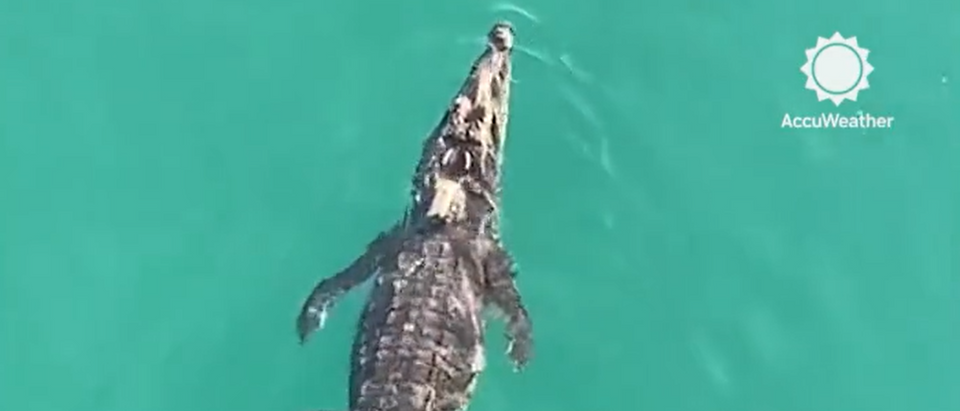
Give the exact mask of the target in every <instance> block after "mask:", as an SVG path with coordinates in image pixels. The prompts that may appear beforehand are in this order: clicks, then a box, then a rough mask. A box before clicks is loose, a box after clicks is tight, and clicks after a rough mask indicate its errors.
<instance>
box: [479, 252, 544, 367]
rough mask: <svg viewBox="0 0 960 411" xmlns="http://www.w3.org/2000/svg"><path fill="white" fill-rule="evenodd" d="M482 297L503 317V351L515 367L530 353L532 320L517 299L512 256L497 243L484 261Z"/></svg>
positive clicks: (531, 350)
mask: <svg viewBox="0 0 960 411" xmlns="http://www.w3.org/2000/svg"><path fill="white" fill-rule="evenodd" d="M485 268H486V269H485V277H486V281H485V289H484V301H485V302H486V303H487V304H489V305H492V306H493V307H495V308H497V309H498V310H499V311H500V313H501V314H503V315H504V316H505V317H506V320H507V341H508V342H509V345H508V347H507V355H508V356H509V357H510V360H511V361H512V362H513V365H514V369H515V370H516V371H520V370H522V369H523V368H524V367H525V366H526V365H527V362H529V361H530V358H531V357H532V356H533V323H532V322H531V321H530V317H529V316H528V315H527V309H526V307H524V305H523V302H522V301H521V299H520V291H519V290H518V289H517V284H516V281H515V277H516V269H515V266H514V263H513V258H512V257H510V254H509V253H508V252H507V250H505V249H503V246H501V245H497V246H496V247H495V248H494V249H493V250H491V252H490V254H489V255H488V257H487V260H486V261H485Z"/></svg>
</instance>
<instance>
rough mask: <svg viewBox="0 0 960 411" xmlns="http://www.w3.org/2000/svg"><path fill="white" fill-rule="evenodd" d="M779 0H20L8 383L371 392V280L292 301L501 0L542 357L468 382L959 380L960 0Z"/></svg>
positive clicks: (9, 57)
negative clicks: (322, 324) (351, 376)
mask: <svg viewBox="0 0 960 411" xmlns="http://www.w3.org/2000/svg"><path fill="white" fill-rule="evenodd" d="M780 3H783V2H761V1H746V0H739V1H729V2H690V1H687V2H643V1H628V0H609V1H605V2H556V1H546V0H529V1H524V2H523V3H516V4H515V5H513V6H509V5H507V4H505V3H504V4H500V3H493V2H476V1H475V2H462V1H437V0H430V1H424V2H417V3H413V2H358V1H324V2H320V1H296V2H294V1H285V0H279V1H266V0H239V1H222V0H221V1H217V0H190V1H186V0H168V1H164V2H160V1H152V2H147V1H137V0H132V1H131V0H128V1H119V0H98V1H92V0H91V1H86V2H79V1H52V0H0V410H3V411H8V410H10V411H12V410H17V411H46V410H51V411H52V410H57V411H62V410H73V411H93V410H97V411H201V410H204V411H213V410H224V411H226V410H231V411H246V410H249V411H266V410H271V411H306V410H309V409H317V408H327V409H334V410H339V409H342V408H344V407H345V404H346V395H345V388H346V369H347V358H348V349H349V339H350V335H351V332H352V329H353V326H354V322H355V320H356V318H357V315H358V310H359V306H360V304H361V303H362V298H363V293H362V292H360V293H354V294H352V295H350V296H348V297H347V298H346V299H345V301H344V302H343V303H342V304H341V305H339V306H338V307H337V308H336V310H335V312H333V313H332V316H331V318H330V321H329V322H328V328H327V329H325V330H324V331H323V332H322V333H321V334H319V335H317V337H315V338H314V339H312V340H311V343H310V344H309V345H307V346H306V347H299V346H298V345H297V343H296V338H295V334H294V329H293V324H294V317H295V315H296V312H297V310H298V309H299V305H300V302H301V300H302V298H303V297H304V296H305V295H306V293H307V292H309V289H310V287H312V286H313V284H314V283H315V282H316V281H317V280H318V279H320V278H321V277H323V276H326V275H329V274H331V273H333V272H335V271H336V270H337V269H338V268H340V267H341V266H342V265H344V264H346V263H347V262H349V261H350V260H351V259H352V258H353V257H354V256H355V255H356V254H357V253H358V252H360V250H361V249H362V247H363V245H364V244H365V243H366V241H368V240H369V239H371V238H372V237H373V236H374V234H375V233H376V232H377V231H379V230H380V229H382V228H384V227H386V226H387V225H388V224H389V223H391V222H392V221H393V220H394V219H395V218H397V216H398V215H399V214H400V211H401V209H402V207H403V206H404V204H405V202H406V198H405V195H406V193H407V183H408V181H409V173H410V172H411V171H412V169H413V166H414V164H415V161H416V156H417V155H418V154H419V144H420V141H421V140H422V138H423V137H424V136H425V135H426V133H427V132H428V131H429V130H430V128H431V127H432V126H433V124H434V123H435V122H436V121H437V120H438V118H439V115H440V113H441V110H442V109H443V108H444V106H445V104H446V103H447V101H448V99H449V98H450V97H451V96H452V94H453V93H454V91H455V90H456V86H457V84H458V83H459V81H460V80H461V79H462V77H463V75H464V74H465V73H466V70H467V68H468V65H469V64H470V62H471V61H472V59H473V58H474V56H475V55H476V54H477V53H478V52H479V51H480V44H479V41H480V39H481V36H482V35H483V33H484V32H485V31H486V30H487V28H488V27H489V25H490V24H491V23H492V22H493V21H494V20H496V19H498V18H508V19H510V20H512V21H513V22H514V23H515V25H516V27H517V33H518V41H519V44H520V45H521V46H522V47H523V50H522V51H521V52H520V53H518V54H517V57H516V60H515V71H516V73H515V74H516V85H515V89H514V90H515V91H514V100H513V115H512V117H511V121H512V123H511V128H510V139H509V143H508V147H507V149H508V158H507V162H506V174H507V176H506V179H505V184H506V187H505V199H504V201H505V205H504V208H505V228H504V230H505V238H506V242H507V243H508V245H509V246H510V248H511V249H512V250H513V252H514V254H515V255H516V257H517V259H518V262H519V264H520V267H521V269H522V274H521V277H520V280H519V281H520V287H521V289H522V290H523V292H524V297H525V299H526V301H527V304H528V305H529V308H530V311H531V313H532V315H533V316H534V320H535V322H536V333H537V334H536V336H537V343H538V345H537V350H538V351H537V353H538V356H537V357H536V358H535V359H534V361H533V362H532V363H531V364H530V367H529V369H528V370H527V371H526V372H525V373H523V374H514V373H511V372H510V371H509V369H508V368H509V367H508V363H507V360H506V358H505V356H504V355H502V354H501V353H500V350H501V347H503V338H502V337H500V330H501V329H502V328H501V326H500V325H499V324H497V325H494V326H493V327H492V332H491V334H492V341H490V349H491V353H490V355H489V363H490V365H489V371H488V372H486V373H485V374H484V375H483V377H482V381H481V384H480V386H479V391H478V395H477V398H476V401H475V402H474V404H473V405H472V407H471V410H473V411H504V410H538V409H542V410H570V411H592V410H597V411H600V410H621V411H629V410H651V411H654V410H656V411H687V410H690V411H695V410H696V411H700V410H717V411H721V410H723V411H726V410H729V411H950V410H958V409H960V390H957V389H956V387H957V384H958V382H960V354H958V349H957V347H960V218H958V215H960V214H958V211H960V184H958V183H957V181H958V180H957V176H958V175H960V142H958V137H960V95H958V90H957V84H958V83H960V53H958V52H957V51H958V50H960V24H957V22H958V21H960V3H957V2H955V1H946V0H942V1H935V0H922V1H917V2H912V3H909V4H904V3H903V2H898V1H892V0H882V1H871V2H867V1H826V0H813V1H807V2H799V3H792V4H786V3H784V4H780ZM835 31H840V32H841V33H842V34H843V35H844V36H851V35H855V36H857V37H858V39H859V43H860V45H861V46H862V47H864V48H867V49H869V50H870V54H869V61H870V63H871V64H872V65H873V66H874V67H875V68H876V70H875V71H874V72H873V73H872V74H871V75H870V76H869V81H870V84H871V87H870V88H869V89H867V90H864V91H863V92H862V93H860V95H859V98H858V100H857V101H856V102H849V101H848V102H845V103H843V104H842V105H840V106H839V107H837V106H834V105H833V104H832V103H830V102H829V101H824V102H818V101H817V98H816V94H815V93H814V92H813V91H811V90H807V89H804V84H805V81H806V79H805V77H804V75H803V74H802V73H801V72H800V66H801V65H802V64H803V63H804V61H805V59H806V57H805V54H804V50H805V49H807V48H811V47H813V46H814V45H815V44H816V39H817V37H818V36H823V37H828V36H830V35H831V34H833V32H835ZM858 110H859V111H863V112H866V113H874V114H876V115H890V116H895V117H896V122H895V123H894V127H893V128H891V129H872V130H852V129H819V130H813V129H804V130H800V129H782V128H781V127H780V123H781V119H782V117H783V115H784V114H785V113H790V114H791V115H817V114H818V113H821V112H836V113H842V114H845V115H853V114H855V113H857V112H858Z"/></svg>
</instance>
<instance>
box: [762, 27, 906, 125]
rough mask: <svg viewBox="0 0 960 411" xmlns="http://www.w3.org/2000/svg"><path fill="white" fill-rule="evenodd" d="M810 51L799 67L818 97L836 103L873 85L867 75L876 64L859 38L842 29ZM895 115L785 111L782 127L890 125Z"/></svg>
mask: <svg viewBox="0 0 960 411" xmlns="http://www.w3.org/2000/svg"><path fill="white" fill-rule="evenodd" d="M806 51H807V61H806V63H804V64H803V66H801V67H800V71H801V72H802V73H803V74H805V75H806V76H807V85H806V87H807V89H808V90H813V91H814V92H815V93H816V95H817V100H818V101H821V102H822V101H824V100H830V101H831V102H833V104H834V105H835V106H836V107H840V103H843V102H844V100H850V101H857V97H858V96H859V95H860V92H861V91H863V90H866V89H868V88H870V83H869V82H868V81H867V76H869V75H870V73H872V72H873V66H872V65H870V63H869V62H868V61H867V55H869V54H870V50H867V49H865V48H862V47H860V45H859V44H858V43H857V38H856V37H855V36H851V37H850V38H844V37H843V36H841V35H840V33H834V34H833V36H832V37H830V38H829V39H828V38H824V37H818V38H817V45H816V46H814V47H813V48H809V49H807V50H806ZM892 126H893V117H891V116H876V115H873V114H869V113H863V112H858V113H857V114H856V115H843V114H841V113H819V114H817V115H814V116H797V115H791V114H790V113H785V114H784V115H783V120H782V121H781V123H780V127H781V128H857V129H861V128H890V127H892Z"/></svg>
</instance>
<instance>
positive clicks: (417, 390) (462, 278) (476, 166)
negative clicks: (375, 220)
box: [297, 23, 533, 411]
mask: <svg viewBox="0 0 960 411" xmlns="http://www.w3.org/2000/svg"><path fill="white" fill-rule="evenodd" d="M512 47H513V29H512V28H511V27H510V25H509V24H507V23H498V24H496V25H494V27H493V28H492V29H491V31H490V33H489V35H488V46H487V50H486V51H485V52H484V53H483V54H482V55H481V56H480V57H479V58H478V59H477V61H476V62H475V63H474V65H473V67H472V69H471V71H470V74H469V76H468V77H467V79H466V81H465V82H464V84H463V86H462V87H461V89H460V92H459V93H458V94H457V96H456V97H455V98H454V99H453V102H452V103H451V105H450V107H449V108H448V109H447V111H446V113H445V114H444V116H443V118H442V120H441V121H440V124H439V125H437V127H436V128H435V129H434V130H433V132H432V133H431V134H430V136H429V137H428V138H427V139H426V141H425V142H424V145H423V154H422V157H421V159H420V161H419V163H418V165H417V168H416V172H415V174H414V176H413V179H412V183H413V188H412V192H411V196H412V205H411V206H410V207H409V209H408V212H407V213H406V214H405V215H404V218H403V219H402V220H401V221H400V222H398V223H397V224H395V225H394V226H393V227H392V228H390V229H389V230H387V231H385V232H383V233H381V234H380V235H379V236H378V237H377V238H376V239H374V241H372V242H371V243H370V244H369V245H368V246H367V251H366V252H365V253H364V254H363V255H361V256H360V257H358V258H357V259H356V260H355V261H354V262H353V263H352V264H351V265H350V266H348V267H347V268H345V269H344V270H342V271H340V272H339V273H337V274H336V275H334V276H332V277H329V278H327V279H325V280H323V281H321V282H320V283H319V284H317V286H316V287H315V288H314V290H313V292H312V293H311V294H310V296H309V297H308V298H307V300H306V302H305V303H304V305H303V308H302V310H301V313H300V316H299V317H298V320H297V326H298V327H297V328H298V332H299V335H300V340H301V343H303V342H305V341H306V339H307V337H308V336H309V335H310V334H311V333H312V332H314V331H316V330H317V329H319V328H320V327H322V325H323V319H324V318H325V317H326V313H327V311H328V310H329V309H330V307H331V306H332V305H333V304H334V303H335V302H336V300H337V299H338V297H339V296H341V295H343V294H345V293H346V292H349V291H350V290H351V289H352V288H354V287H356V286H357V285H359V284H361V283H363V282H364V281H366V280H367V279H369V278H371V277H372V276H373V275H374V274H375V273H378V275H377V276H376V285H375V286H374V288H373V290H372V291H371V294H370V298H369V299H368V301H367V305H366V308H365V310H364V313H363V315H362V317H361V319H360V322H359V325H358V329H357V333H356V338H355V341H354V345H353V352H352V355H351V370H350V401H349V402H350V411H435V410H436V411H458V410H462V409H463V408H465V407H466V405H467V403H468V402H469V400H470V398H471V396H472V392H473V387H474V384H475V383H476V378H477V376H478V374H479V373H480V371H482V369H483V364H484V360H483V358H484V354H483V352H484V351H483V341H484V337H483V335H484V334H483V324H484V321H483V317H482V312H483V308H484V307H485V306H492V307H495V308H498V309H499V310H498V311H500V312H501V313H502V314H503V315H504V316H505V317H506V320H507V337H508V340H509V344H510V345H509V347H508V355H509V356H510V358H511V360H512V361H513V363H514V365H515V367H516V368H517V369H518V370H519V369H521V368H523V367H524V366H525V365H526V364H527V362H528V361H529V359H530V357H531V355H532V354H531V352H532V345H533V340H532V324H531V322H530V319H529V317H528V315H527V311H526V309H525V308H524V305H523V304H522V302H521V301H520V294H519V292H518V290H517V288H516V284H515V281H514V277H515V271H514V264H513V260H512V258H511V256H510V255H509V253H508V252H507V251H506V250H505V249H504V247H503V245H502V243H501V241H500V236H499V219H500V218H499V213H500V211H499V208H500V207H499V204H500V175H501V170H502V162H503V146H504V142H505V138H506V125H507V115H508V111H509V95H510V80H511V75H510V59H511V58H510V53H511V50H512Z"/></svg>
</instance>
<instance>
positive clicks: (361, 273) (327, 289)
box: [297, 221, 405, 344]
mask: <svg viewBox="0 0 960 411" xmlns="http://www.w3.org/2000/svg"><path fill="white" fill-rule="evenodd" d="M404 225H405V222H404V221H401V222H400V223H397V224H396V225H394V226H393V227H392V228H391V229H390V230H388V231H385V232H382V233H380V234H379V235H377V238H375V239H374V240H373V241H371V242H370V244H368V245H367V249H366V251H365V252H364V253H363V254H362V255H361V256H359V257H357V258H356V259H355V260H354V261H353V263H351V264H350V265H349V266H347V267H346V268H344V269H343V270H341V271H340V272H338V273H336V274H334V275H333V276H331V277H327V278H325V279H323V280H322V281H320V282H319V283H317V285H316V286H315V287H314V288H313V291H312V292H311V293H310V296H309V297H307V299H306V301H305V302H304V303H303V307H302V308H301V309H300V315H299V316H298V317H297V333H298V335H299V337H300V343H301V344H303V343H304V342H306V340H307V337H308V336H309V335H310V334H311V333H313V332H314V331H316V330H318V329H320V328H322V327H323V323H324V321H325V320H326V317H327V311H328V310H329V309H330V307H331V306H332V305H333V304H334V303H335V302H336V300H337V298H339V297H340V296H342V295H343V294H345V293H347V292H348V291H350V290H351V289H353V288H354V287H356V286H358V285H360V284H361V283H363V282H364V281H366V280H367V279H369V278H370V277H371V276H373V273H374V272H376V271H377V269H378V268H379V267H380V264H381V262H382V261H383V259H384V257H388V256H390V255H391V254H392V253H393V251H394V250H395V248H396V247H395V246H396V243H397V241H398V240H399V237H400V233H399V232H400V230H402V229H403V226H404Z"/></svg>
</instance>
